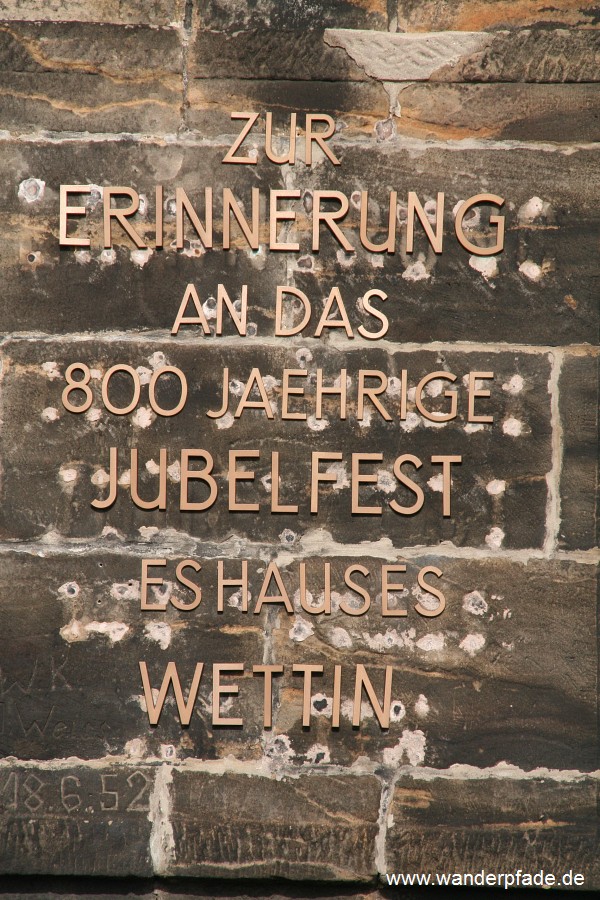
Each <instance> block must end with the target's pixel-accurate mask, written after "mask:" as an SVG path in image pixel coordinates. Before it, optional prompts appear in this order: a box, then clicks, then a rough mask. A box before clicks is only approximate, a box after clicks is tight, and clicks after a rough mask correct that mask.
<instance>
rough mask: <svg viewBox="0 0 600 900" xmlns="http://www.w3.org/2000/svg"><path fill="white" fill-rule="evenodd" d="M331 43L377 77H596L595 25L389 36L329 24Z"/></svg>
mask: <svg viewBox="0 0 600 900" xmlns="http://www.w3.org/2000/svg"><path fill="white" fill-rule="evenodd" d="M324 39H325V43H327V44H328V45H329V46H330V47H343V48H344V49H345V50H346V51H347V53H348V55H349V56H350V58H351V59H352V60H353V61H354V62H355V63H356V64H357V65H358V66H359V67H360V68H361V69H362V70H363V71H364V72H366V73H367V75H370V76H371V77H372V78H377V79H379V80H381V81H398V82H406V81H428V80H431V81H447V82H457V81H458V82H460V81H466V82H494V81H498V82H541V83H542V84H545V83H559V84H561V83H566V82H584V83H585V82H588V81H590V79H592V80H593V79H595V78H596V77H597V66H596V65H595V58H596V54H597V53H598V47H599V45H600V36H599V34H598V32H597V30H595V29H593V28H581V29H576V28H532V29H523V30H516V31H496V32H482V31H470V32H465V33H462V32H458V31H455V32H444V31H442V32H440V31H436V32H433V33H429V34H424V35H421V34H390V33H387V32H381V33H377V32H369V31H361V30H355V31H349V30H346V29H343V28H330V29H328V30H327V31H326V32H325V35H324Z"/></svg>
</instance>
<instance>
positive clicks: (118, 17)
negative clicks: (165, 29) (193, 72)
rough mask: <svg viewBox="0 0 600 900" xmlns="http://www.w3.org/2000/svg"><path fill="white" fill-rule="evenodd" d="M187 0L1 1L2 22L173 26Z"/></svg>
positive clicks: (180, 17)
mask: <svg viewBox="0 0 600 900" xmlns="http://www.w3.org/2000/svg"><path fill="white" fill-rule="evenodd" d="M184 7H185V0H152V3H151V4H148V2H147V0H128V2H127V4H125V5H124V4H123V3H121V2H120V0H96V2H94V3H89V2H88V0H44V3H43V4H41V3H39V2H38V0H0V20H4V21H9V22H12V21H15V20H17V21H18V20H23V21H34V22H101V23H112V24H115V25H153V26H155V27H156V26H161V25H174V24H177V23H178V22H182V21H183V13H184Z"/></svg>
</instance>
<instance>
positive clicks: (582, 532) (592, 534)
mask: <svg viewBox="0 0 600 900" xmlns="http://www.w3.org/2000/svg"><path fill="white" fill-rule="evenodd" d="M598 366H599V362H598V357H597V356H592V355H591V354H590V355H586V356H571V355H567V356H566V357H565V360H564V363H563V368H562V373H561V380H560V412H561V418H562V430H563V445H564V446H563V466H562V473H561V525H560V533H559V545H560V546H561V547H562V548H564V549H567V550H589V549H592V548H594V547H595V546H597V544H598V400H599V398H598V388H599V381H598V376H599V368H598Z"/></svg>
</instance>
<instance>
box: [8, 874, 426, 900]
mask: <svg viewBox="0 0 600 900" xmlns="http://www.w3.org/2000/svg"><path fill="white" fill-rule="evenodd" d="M392 890H393V893H390V892H388V891H386V890H385V889H383V890H381V891H379V890H371V889H369V888H368V887H365V888H364V889H363V890H360V889H358V890H357V889H356V887H355V886H353V885H350V886H348V885H345V884H343V883H337V884H334V885H331V884H327V883H319V884H318V885H314V884H312V885H311V884H310V882H309V883H306V882H304V883H302V882H297V883H293V882H285V881H282V880H281V881H278V882H277V885H276V886H274V884H273V880H272V879H267V880H264V881H257V880H255V879H247V878H244V879H234V878H232V879H223V880H219V879H214V878H213V879H211V878H194V880H193V881H191V880H190V881H188V883H185V882H183V883H182V882H181V881H180V882H179V883H178V884H177V886H173V885H170V884H169V881H168V880H167V879H164V878H162V879H153V880H149V879H139V878H138V879H126V880H124V879H118V878H111V879H103V878H77V879H74V878H60V877H59V878H43V877H42V878H40V877H29V878H27V879H26V881H25V882H24V881H23V880H22V879H15V878H11V877H10V876H8V877H6V878H4V879H3V887H2V888H0V896H1V897H5V898H6V900H21V898H25V897H27V898H28V900H58V898H59V897H60V898H61V900H80V898H81V897H82V895H83V896H85V897H86V900H113V898H114V897H115V896H117V897H124V898H132V900H133V898H136V900H190V898H192V897H200V898H203V900H215V898H217V897H222V898H223V900H342V898H347V900H384V898H389V897H392V896H393V897H396V898H397V897H399V896H400V897H404V896H406V897H408V896H412V894H413V892H412V891H411V893H410V894H409V893H408V891H409V889H407V890H406V892H404V891H403V892H401V893H399V890H398V889H392ZM84 891H85V894H84V893H83V892H84ZM428 893H429V894H430V895H431V894H433V897H434V898H435V897H437V893H436V891H435V890H432V889H430V890H429V891H428Z"/></svg>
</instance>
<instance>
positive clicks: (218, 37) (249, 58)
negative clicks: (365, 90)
mask: <svg viewBox="0 0 600 900" xmlns="http://www.w3.org/2000/svg"><path fill="white" fill-rule="evenodd" d="M189 73H190V77H191V78H211V79H212V78H236V79H238V78H240V79H242V78H243V79H248V80H253V81H258V80H265V79H267V80H269V81H276V80H277V81H281V80H283V81H285V80H301V81H338V82H339V81H368V80H369V76H368V75H366V74H365V72H364V70H363V69H361V68H360V66H358V65H356V63H354V62H353V61H352V60H351V59H350V58H349V56H348V55H347V54H346V53H345V52H344V51H343V50H341V49H339V48H337V47H328V46H327V45H326V44H325V42H324V40H323V30H312V29H304V28H302V29H299V30H295V29H292V28H288V29H285V30H275V29H270V28H266V29H265V28H260V27H258V28H250V29H247V30H244V31H237V32H233V31H229V30H226V31H202V30H200V31H198V32H197V33H196V35H195V37H194V39H193V42H192V43H191V46H190V55H189Z"/></svg>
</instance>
